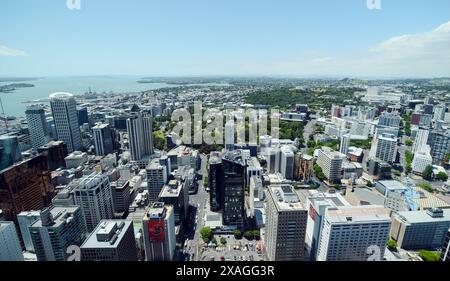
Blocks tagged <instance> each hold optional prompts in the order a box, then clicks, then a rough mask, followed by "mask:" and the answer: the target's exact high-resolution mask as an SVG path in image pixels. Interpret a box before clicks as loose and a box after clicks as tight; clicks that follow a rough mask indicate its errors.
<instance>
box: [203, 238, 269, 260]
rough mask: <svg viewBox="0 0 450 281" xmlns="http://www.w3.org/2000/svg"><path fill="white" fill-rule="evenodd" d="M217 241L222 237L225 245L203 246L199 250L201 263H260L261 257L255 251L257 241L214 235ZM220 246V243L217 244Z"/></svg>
mask: <svg viewBox="0 0 450 281" xmlns="http://www.w3.org/2000/svg"><path fill="white" fill-rule="evenodd" d="M214 237H215V238H216V240H217V241H220V239H221V238H222V237H224V238H225V239H226V241H227V243H226V244H225V245H219V246H216V247H208V246H206V245H205V246H204V247H203V248H202V249H201V250H200V260H201V261H262V260H263V256H262V254H261V253H260V252H258V250H257V244H258V243H259V241H255V240H252V241H249V240H247V239H245V238H242V239H235V237H234V236H233V235H214ZM219 244H220V242H219Z"/></svg>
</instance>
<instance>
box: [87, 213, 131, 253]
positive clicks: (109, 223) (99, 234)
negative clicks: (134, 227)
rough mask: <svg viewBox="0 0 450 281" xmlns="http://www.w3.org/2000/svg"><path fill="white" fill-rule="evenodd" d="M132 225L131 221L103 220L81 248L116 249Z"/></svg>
mask: <svg viewBox="0 0 450 281" xmlns="http://www.w3.org/2000/svg"><path fill="white" fill-rule="evenodd" d="M132 223H133V222H132V221H131V220H102V221H101V222H100V223H99V224H98V225H97V227H96V228H95V229H94V231H93V232H92V233H91V234H90V235H89V237H88V238H87V239H86V241H85V242H84V243H83V245H82V246H81V248H115V247H117V245H118V244H119V243H120V241H121V240H122V238H123V237H124V236H125V233H126V230H127V229H128V228H129V227H130V225H131V224H132Z"/></svg>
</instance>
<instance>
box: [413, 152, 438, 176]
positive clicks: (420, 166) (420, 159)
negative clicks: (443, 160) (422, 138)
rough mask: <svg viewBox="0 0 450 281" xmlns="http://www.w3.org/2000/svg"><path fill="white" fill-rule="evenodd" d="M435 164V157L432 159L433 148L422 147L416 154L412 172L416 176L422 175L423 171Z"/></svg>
mask: <svg viewBox="0 0 450 281" xmlns="http://www.w3.org/2000/svg"><path fill="white" fill-rule="evenodd" d="M432 164H433V157H431V148H430V146H429V145H426V144H424V145H422V146H421V147H420V148H419V149H417V151H416V153H414V159H413V162H412V171H413V173H415V174H419V175H422V173H423V171H425V168H426V167H427V166H430V165H432Z"/></svg>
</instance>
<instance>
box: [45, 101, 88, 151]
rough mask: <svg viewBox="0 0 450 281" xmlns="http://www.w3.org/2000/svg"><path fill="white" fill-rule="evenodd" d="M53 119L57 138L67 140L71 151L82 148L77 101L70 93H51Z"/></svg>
mask: <svg viewBox="0 0 450 281" xmlns="http://www.w3.org/2000/svg"><path fill="white" fill-rule="evenodd" d="M50 105H51V108H52V114H53V120H54V122H55V127H56V134H57V139H58V140H61V141H63V142H65V143H66V144H67V148H68V150H69V152H73V151H76V150H81V149H82V147H83V143H82V140H81V132H80V126H79V125H78V117H77V103H76V101H75V98H74V97H73V95H72V94H70V93H54V94H51V95H50Z"/></svg>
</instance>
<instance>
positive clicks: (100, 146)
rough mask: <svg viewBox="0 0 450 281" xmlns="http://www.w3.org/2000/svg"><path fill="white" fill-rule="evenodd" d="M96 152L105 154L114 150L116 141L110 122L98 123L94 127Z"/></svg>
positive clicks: (101, 154)
mask: <svg viewBox="0 0 450 281" xmlns="http://www.w3.org/2000/svg"><path fill="white" fill-rule="evenodd" d="M92 132H93V135H94V145H95V154H96V155H100V156H105V155H108V154H110V153H112V152H113V148H114V141H113V137H112V132H111V128H110V127H109V125H108V124H97V125H96V126H95V127H93V128H92Z"/></svg>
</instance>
